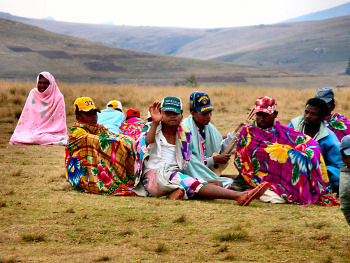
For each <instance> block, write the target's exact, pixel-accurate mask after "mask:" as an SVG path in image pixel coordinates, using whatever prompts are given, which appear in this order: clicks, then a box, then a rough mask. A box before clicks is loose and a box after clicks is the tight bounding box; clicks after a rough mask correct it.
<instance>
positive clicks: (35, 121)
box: [10, 72, 68, 145]
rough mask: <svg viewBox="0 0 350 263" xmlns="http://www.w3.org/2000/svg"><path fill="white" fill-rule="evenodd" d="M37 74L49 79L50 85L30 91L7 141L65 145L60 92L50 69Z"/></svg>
mask: <svg viewBox="0 0 350 263" xmlns="http://www.w3.org/2000/svg"><path fill="white" fill-rule="evenodd" d="M39 75H42V76H43V77H45V78H46V79H48V80H49V81H50V85H49V87H48V88H47V89H46V90H45V91H44V92H43V93H40V92H39V91H38V89H37V88H34V89H32V90H31V91H30V93H29V96H28V98H27V101H26V104H25V105H24V108H23V111H22V114H21V117H20V118H19V120H18V123H17V126H16V129H15V131H14V132H13V135H12V137H11V139H10V144H42V145H46V144H58V145H66V144H67V138H68V137H67V125H66V111H65V105H64V98H63V95H62V93H61V92H60V90H59V89H58V87H57V85H56V81H55V78H54V77H53V76H52V75H51V74H50V73H49V72H41V73H40V74H39ZM39 75H38V77H37V84H38V80H39Z"/></svg>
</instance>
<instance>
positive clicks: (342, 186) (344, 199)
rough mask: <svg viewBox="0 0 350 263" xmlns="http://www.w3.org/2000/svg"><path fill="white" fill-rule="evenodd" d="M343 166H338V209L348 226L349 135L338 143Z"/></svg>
mask: <svg viewBox="0 0 350 263" xmlns="http://www.w3.org/2000/svg"><path fill="white" fill-rule="evenodd" d="M340 152H341V155H342V159H343V163H344V166H342V167H340V171H341V173H340V180H339V197H340V209H341V210H342V211H343V213H344V216H345V219H346V221H347V222H348V224H349V226H350V135H347V136H344V138H343V139H342V140H341V143H340Z"/></svg>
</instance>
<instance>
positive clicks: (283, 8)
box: [0, 0, 349, 28]
mask: <svg viewBox="0 0 350 263" xmlns="http://www.w3.org/2000/svg"><path fill="white" fill-rule="evenodd" d="M347 2H349V0H98V1H94V0H0V11H1V12H7V13H10V14H12V15H17V16H23V17H30V18H46V17H49V16H51V17H53V18H54V19H55V20H57V21H68V22H82V23H104V22H113V23H114V24H115V25H132V26H173V27H195V28H217V27H236V26H247V25H257V24H273V23H277V22H280V21H283V20H287V19H290V18H294V17H297V16H301V15H305V14H309V13H313V12H317V11H321V10H324V9H328V8H332V7H335V6H338V5H341V4H344V3H347Z"/></svg>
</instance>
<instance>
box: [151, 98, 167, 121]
mask: <svg viewBox="0 0 350 263" xmlns="http://www.w3.org/2000/svg"><path fill="white" fill-rule="evenodd" d="M160 106H161V103H160V102H157V101H155V102H153V104H152V105H151V106H149V112H150V114H151V117H152V122H155V123H159V122H160V121H161V120H162V118H163V114H164V110H162V111H160Z"/></svg>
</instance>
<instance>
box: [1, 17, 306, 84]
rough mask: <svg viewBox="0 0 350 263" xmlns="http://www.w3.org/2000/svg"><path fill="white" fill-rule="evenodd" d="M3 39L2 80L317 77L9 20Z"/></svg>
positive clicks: (161, 81)
mask: <svg viewBox="0 0 350 263" xmlns="http://www.w3.org/2000/svg"><path fill="white" fill-rule="evenodd" d="M50 22H51V21H50ZM0 36H1V42H0V54H1V59H0V78H1V79H22V80H28V79H30V80H34V79H35V77H36V75H37V74H38V73H39V72H41V71H49V72H51V73H52V74H53V75H54V76H55V77H56V78H57V79H59V80H60V81H62V82H81V83H83V82H89V83H96V82H99V83H113V84H140V85H171V86H173V85H175V84H176V85H186V84H182V83H186V80H187V79H188V78H189V77H190V76H191V75H195V76H196V78H197V79H198V80H199V81H201V83H204V82H215V83H218V82H229V83H230V82H246V81H247V80H249V79H250V78H252V79H256V78H259V77H265V76H268V77H269V79H271V78H274V77H275V78H279V77H281V76H282V77H285V76H289V77H291V76H292V77H295V76H296V77H299V76H301V77H303V76H312V75H311V74H307V73H302V72H289V71H286V70H276V69H264V68H256V67H250V66H242V65H234V64H229V63H222V62H214V61H206V60H196V59H188V58H178V57H174V56H164V55H159V54H151V53H146V52H136V51H131V50H126V49H120V48H116V47H112V46H107V45H102V44H99V43H95V42H91V41H87V40H85V39H80V38H77V37H72V36H68V35H63V34H57V33H53V32H50V31H47V30H44V29H41V28H39V27H36V26H32V25H28V24H24V23H22V22H18V21H15V20H10V19H4V18H0Z"/></svg>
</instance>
